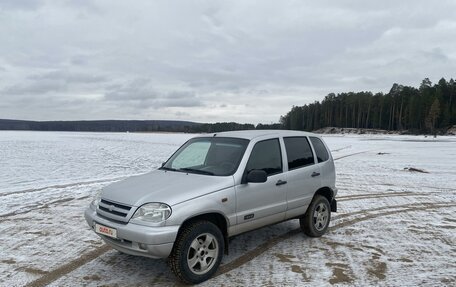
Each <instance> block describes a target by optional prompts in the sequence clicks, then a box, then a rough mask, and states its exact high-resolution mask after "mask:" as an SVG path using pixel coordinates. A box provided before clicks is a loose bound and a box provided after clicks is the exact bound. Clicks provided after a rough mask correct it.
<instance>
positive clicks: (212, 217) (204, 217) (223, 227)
mask: <svg viewBox="0 0 456 287" xmlns="http://www.w3.org/2000/svg"><path fill="white" fill-rule="evenodd" d="M196 221H209V222H211V223H213V224H214V225H215V226H217V227H218V228H219V229H220V231H221V232H222V234H223V239H224V241H225V244H224V250H225V254H226V255H228V220H227V219H226V217H225V216H224V215H223V214H221V213H219V212H207V213H202V214H198V215H195V216H192V217H189V218H187V219H186V220H185V221H184V222H183V223H182V224H181V226H180V228H179V232H178V236H179V233H180V232H181V230H182V228H183V227H185V226H187V225H189V224H191V223H193V222H196Z"/></svg>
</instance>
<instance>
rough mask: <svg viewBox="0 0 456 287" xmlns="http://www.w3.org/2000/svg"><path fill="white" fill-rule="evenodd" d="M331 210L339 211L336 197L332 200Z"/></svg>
mask: <svg viewBox="0 0 456 287" xmlns="http://www.w3.org/2000/svg"><path fill="white" fill-rule="evenodd" d="M331 212H337V200H336V199H335V198H333V200H332V201H331Z"/></svg>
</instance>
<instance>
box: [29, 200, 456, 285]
mask: <svg viewBox="0 0 456 287" xmlns="http://www.w3.org/2000/svg"><path fill="white" fill-rule="evenodd" d="M445 207H456V204H447V203H435V202H426V203H418V204H407V205H398V206H385V207H380V208H376V209H367V210H361V211H357V212H352V213H347V214H342V216H343V215H345V217H347V216H350V215H358V214H364V216H363V217H357V218H354V219H351V220H346V221H343V222H341V223H337V224H336V225H334V226H332V227H330V230H329V231H330V232H332V231H334V230H337V229H340V228H344V227H347V226H350V225H353V224H356V223H359V222H362V221H366V220H370V219H374V218H378V217H382V216H388V215H393V214H398V213H406V212H413V211H424V210H430V209H439V208H445ZM377 211H384V212H377ZM339 218H341V216H337V217H334V219H339ZM297 234H302V231H301V229H300V228H296V229H293V230H290V231H288V232H286V233H284V234H282V235H279V236H277V237H274V238H272V239H270V240H268V241H266V242H264V243H262V244H260V245H258V246H257V247H255V248H254V249H252V250H250V251H247V252H246V253H244V254H243V255H241V256H240V257H238V258H236V259H234V260H233V261H231V262H229V263H227V264H224V265H222V266H220V268H219V271H218V272H217V273H216V275H215V276H214V277H217V276H220V275H223V274H225V273H228V272H230V271H232V270H234V269H237V268H239V267H240V266H242V265H244V264H246V263H248V262H249V261H251V260H253V259H255V258H257V257H258V256H260V255H261V254H263V253H265V252H266V251H268V250H269V249H271V248H272V247H274V246H275V245H277V244H278V243H280V242H282V241H284V240H287V239H289V238H291V237H293V236H294V235H297ZM109 250H111V248H110V247H109V246H108V245H103V246H101V247H99V248H96V249H94V250H92V251H90V252H88V253H86V254H83V255H81V256H80V257H79V258H77V259H76V260H73V261H71V262H69V263H67V264H64V265H62V266H61V267H59V268H57V269H55V270H52V271H50V272H49V273H47V274H46V275H44V276H42V277H40V278H38V279H36V280H34V281H32V282H30V283H28V284H27V285H26V286H29V287H39V286H46V285H48V284H50V283H52V282H54V281H56V280H57V279H59V278H61V277H63V276H65V275H66V274H69V273H70V272H72V271H74V270H76V269H77V268H79V267H81V266H83V265H85V264H87V263H89V262H90V261H92V260H94V259H96V258H97V257H99V256H101V255H103V254H104V253H106V252H107V251H109Z"/></svg>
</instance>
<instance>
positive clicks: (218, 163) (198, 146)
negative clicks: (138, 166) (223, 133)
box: [160, 137, 249, 176]
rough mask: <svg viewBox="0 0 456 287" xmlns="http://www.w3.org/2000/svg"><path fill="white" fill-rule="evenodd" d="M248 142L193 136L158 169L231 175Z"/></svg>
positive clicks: (237, 139)
mask: <svg viewBox="0 0 456 287" xmlns="http://www.w3.org/2000/svg"><path fill="white" fill-rule="evenodd" d="M248 143H249V141H248V140H246V139H239V138H224V137H207V138H206V137H204V138H193V139H191V140H189V141H188V142H186V143H185V144H184V145H183V146H181V147H180V148H179V149H178V150H177V152H176V153H175V154H173V155H172V156H171V158H170V159H169V160H168V161H167V162H166V163H165V164H164V165H163V166H162V167H161V168H160V169H163V170H170V171H179V172H187V173H197V174H203V175H216V176H227V175H232V174H234V173H235V172H236V170H237V168H238V166H239V163H240V162H241V159H242V156H243V155H244V152H245V149H246V147H247V145H248Z"/></svg>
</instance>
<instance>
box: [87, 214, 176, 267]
mask: <svg viewBox="0 0 456 287" xmlns="http://www.w3.org/2000/svg"><path fill="white" fill-rule="evenodd" d="M84 217H85V219H86V221H87V223H88V224H89V226H90V228H92V230H94V229H95V223H98V224H101V225H104V226H107V227H111V228H115V229H116V230H117V238H111V237H108V236H104V235H101V234H98V233H97V235H99V236H100V237H101V238H102V239H103V240H104V241H105V242H106V244H108V245H110V246H111V247H113V248H115V249H117V250H119V251H121V252H123V253H127V254H131V255H137V256H145V257H150V258H166V257H168V256H169V254H170V253H171V250H172V249H173V245H174V241H175V240H176V237H177V232H178V231H179V226H160V227H150V226H143V225H138V224H133V223H127V224H120V223H116V222H113V221H110V220H107V219H105V218H102V217H100V216H98V215H97V213H96V211H94V210H92V209H91V208H87V209H86V210H85V212H84Z"/></svg>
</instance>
